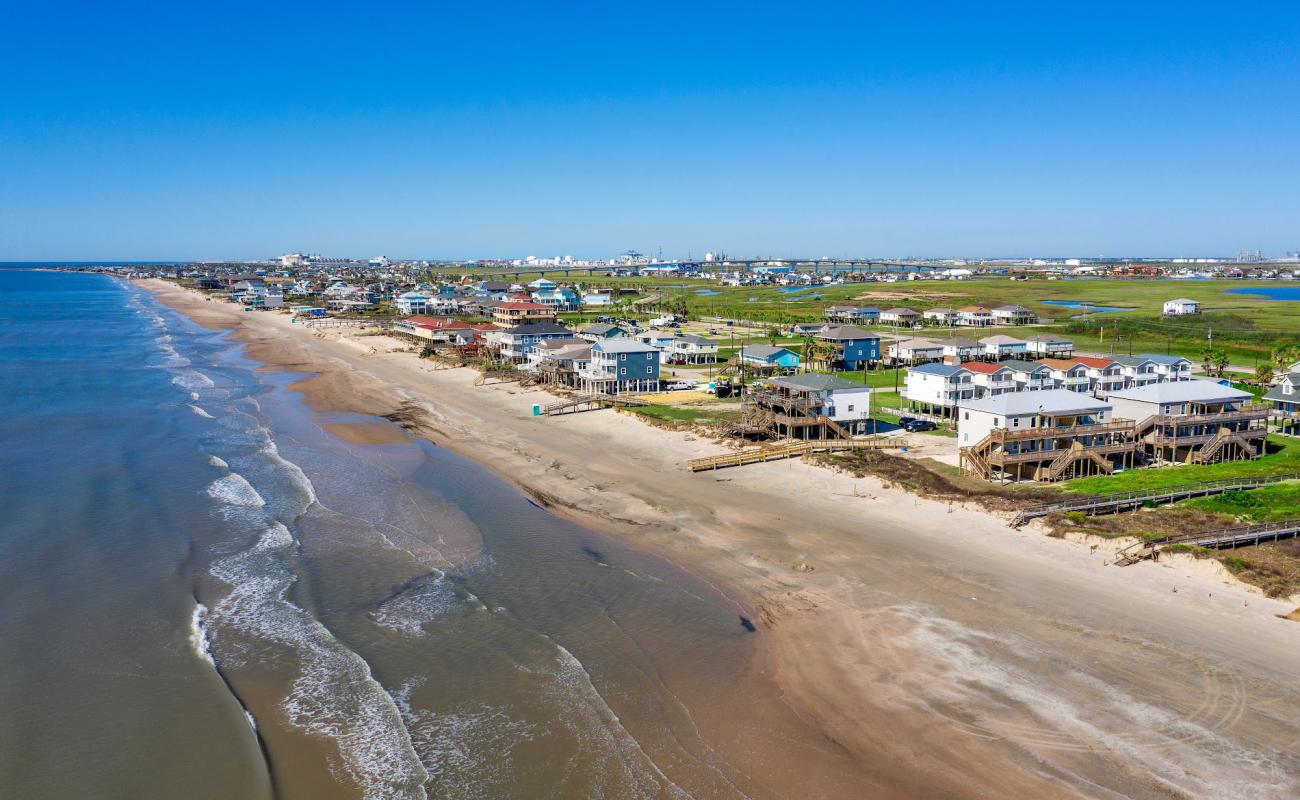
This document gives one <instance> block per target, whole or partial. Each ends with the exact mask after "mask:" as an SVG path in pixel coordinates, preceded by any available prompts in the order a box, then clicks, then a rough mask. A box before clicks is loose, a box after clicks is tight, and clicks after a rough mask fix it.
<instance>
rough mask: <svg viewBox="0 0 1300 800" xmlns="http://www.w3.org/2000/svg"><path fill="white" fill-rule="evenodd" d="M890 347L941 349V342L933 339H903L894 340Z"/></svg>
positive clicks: (901, 348) (900, 348)
mask: <svg viewBox="0 0 1300 800" xmlns="http://www.w3.org/2000/svg"><path fill="white" fill-rule="evenodd" d="M890 347H895V348H898V349H899V350H912V351H916V350H942V349H943V342H936V341H934V340H933V339H905V340H902V341H898V342H894V343H893V344H891V345H890Z"/></svg>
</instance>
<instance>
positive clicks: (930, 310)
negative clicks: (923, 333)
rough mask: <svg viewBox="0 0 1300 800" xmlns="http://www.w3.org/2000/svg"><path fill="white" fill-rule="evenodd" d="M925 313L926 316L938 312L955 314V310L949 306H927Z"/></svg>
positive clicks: (937, 313)
mask: <svg viewBox="0 0 1300 800" xmlns="http://www.w3.org/2000/svg"><path fill="white" fill-rule="evenodd" d="M925 313H926V315H927V316H928V315H931V314H933V315H935V316H938V315H939V314H956V313H957V312H956V310H955V309H951V308H927V309H926V310H925Z"/></svg>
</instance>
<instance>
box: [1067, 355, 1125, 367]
mask: <svg viewBox="0 0 1300 800" xmlns="http://www.w3.org/2000/svg"><path fill="white" fill-rule="evenodd" d="M1070 360H1071V361H1073V362H1075V363H1077V364H1082V365H1084V366H1085V367H1091V368H1093V369H1105V368H1106V367H1109V366H1110V365H1111V364H1114V363H1115V362H1114V361H1112V360H1110V359H1109V358H1091V357H1089V356H1075V357H1074V358H1072V359H1070Z"/></svg>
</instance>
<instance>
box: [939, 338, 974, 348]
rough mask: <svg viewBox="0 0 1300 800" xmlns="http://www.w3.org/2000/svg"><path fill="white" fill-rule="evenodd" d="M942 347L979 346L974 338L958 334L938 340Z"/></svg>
mask: <svg viewBox="0 0 1300 800" xmlns="http://www.w3.org/2000/svg"><path fill="white" fill-rule="evenodd" d="M940 344H942V345H943V346H944V347H979V346H980V343H979V342H977V341H975V340H974V339H963V338H961V337H960V336H956V337H953V338H951V339H944V340H943V341H942V342H940Z"/></svg>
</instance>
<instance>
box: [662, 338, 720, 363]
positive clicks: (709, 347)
mask: <svg viewBox="0 0 1300 800" xmlns="http://www.w3.org/2000/svg"><path fill="white" fill-rule="evenodd" d="M665 352H666V353H667V355H668V361H669V363H672V364H712V363H714V362H716V361H717V360H718V343H717V342H715V341H713V340H712V339H706V338H704V337H703V336H693V335H689V334H688V335H685V336H677V337H675V338H674V339H673V340H672V342H671V343H670V344H669V346H668V348H667V350H666V351H665Z"/></svg>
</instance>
